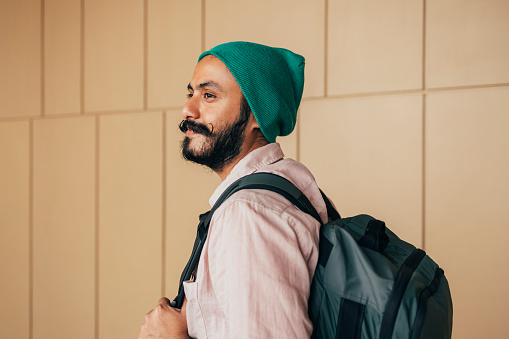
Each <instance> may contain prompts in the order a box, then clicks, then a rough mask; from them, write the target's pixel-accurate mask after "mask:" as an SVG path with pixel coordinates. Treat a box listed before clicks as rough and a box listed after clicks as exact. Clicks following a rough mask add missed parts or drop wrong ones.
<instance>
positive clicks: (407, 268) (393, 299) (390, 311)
mask: <svg viewBox="0 0 509 339" xmlns="http://www.w3.org/2000/svg"><path fill="white" fill-rule="evenodd" d="M425 256H426V252H424V251H423V250H421V249H415V250H414V251H413V252H412V253H411V254H410V255H409V256H408V258H407V259H406V260H405V262H404V263H403V264H402V265H401V267H400V268H399V271H398V273H397V275H396V279H395V280H394V286H393V287H392V291H391V294H390V296H389V300H388V301H387V306H385V311H384V315H383V318H382V324H381V325H380V339H391V337H392V332H393V331H394V324H395V323H396V317H397V315H398V310H399V306H400V305H401V300H402V299H403V294H405V290H406V288H407V286H408V282H409V281H410V278H411V277H412V275H413V274H414V272H415V270H416V269H417V266H419V264H420V263H421V261H422V259H423V258H424V257H425Z"/></svg>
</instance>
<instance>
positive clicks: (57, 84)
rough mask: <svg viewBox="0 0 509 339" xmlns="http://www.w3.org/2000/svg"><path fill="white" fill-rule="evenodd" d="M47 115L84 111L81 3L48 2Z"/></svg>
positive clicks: (46, 28)
mask: <svg viewBox="0 0 509 339" xmlns="http://www.w3.org/2000/svg"><path fill="white" fill-rule="evenodd" d="M44 6H45V8H44V15H45V20H44V24H45V28H44V34H45V36H44V61H45V77H44V80H45V90H44V91H45V105H46V109H45V113H46V114H48V115H49V114H58V113H75V112H79V111H80V109H81V107H80V105H81V103H80V100H81V99H80V94H81V92H80V91H81V78H80V72H81V70H80V67H81V0H46V1H44Z"/></svg>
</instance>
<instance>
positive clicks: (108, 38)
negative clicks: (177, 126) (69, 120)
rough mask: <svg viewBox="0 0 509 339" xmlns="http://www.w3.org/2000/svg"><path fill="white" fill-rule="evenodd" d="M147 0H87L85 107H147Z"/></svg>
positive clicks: (90, 108) (92, 108) (87, 108)
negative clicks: (144, 46)
mask: <svg viewBox="0 0 509 339" xmlns="http://www.w3.org/2000/svg"><path fill="white" fill-rule="evenodd" d="M143 17H144V14H143V0H106V1H104V0H85V110H86V111H87V112H89V111H105V110H107V111H109V110H126V109H128V110H132V109H138V108H142V107H143V68H144V67H143V62H144V61H143V28H144V26H143Z"/></svg>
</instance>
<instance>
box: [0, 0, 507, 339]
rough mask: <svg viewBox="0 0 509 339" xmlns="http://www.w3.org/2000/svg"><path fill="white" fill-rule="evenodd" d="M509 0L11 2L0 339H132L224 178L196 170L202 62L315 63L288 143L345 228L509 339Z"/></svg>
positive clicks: (2, 13)
mask: <svg viewBox="0 0 509 339" xmlns="http://www.w3.org/2000/svg"><path fill="white" fill-rule="evenodd" d="M508 15H509V2H507V1H506V0H420V1H417V0H415V1H408V0H388V1H377V0H362V1H359V0H343V1H340V0H323V1H309V0H282V1H269V0H259V1H238V0H202V1H200V0H187V1H177V0H145V1H143V0H129V1H127V0H108V1H104V0H1V1H0V44H1V45H0V272H1V273H0V274H1V279H0V338H34V339H39V338H41V339H45V338H101V339H111V338H133V337H136V335H137V333H138V330H139V326H140V325H141V323H142V322H143V316H144V314H145V312H146V311H148V310H149V309H151V308H152V307H153V306H154V303H155V302H156V300H157V299H158V298H159V297H160V296H161V295H167V296H169V297H173V296H174V294H175V292H176V286H177V280H178V277H179V274H180V270H181V268H182V267H183V265H184V263H185V261H186V259H187V258H186V257H187V256H188V254H189V252H190V246H191V245H192V241H193V238H194V232H195V230H194V227H195V224H196V220H197V215H198V213H199V212H203V211H205V210H207V208H208V196H209V195H210V194H211V192H212V191H213V190H214V187H215V186H216V185H217V183H218V178H216V176H215V175H213V174H211V173H209V172H208V171H206V170H204V169H201V168H199V167H198V166H195V165H190V164H187V163H184V162H183V161H182V160H181V159H180V157H179V150H178V141H179V139H180V132H179V131H178V129H177V124H178V122H179V121H180V114H179V109H180V107H181V105H182V104H183V103H184V100H185V94H186V85H187V83H188V81H189V79H190V77H191V75H192V70H193V67H194V64H195V62H196V58H197V56H198V54H199V53H200V51H202V50H204V49H207V48H210V47H212V46H214V45H216V44H218V43H221V42H226V41H230V40H251V41H255V42H261V43H266V44H269V45H277V46H281V47H287V48H290V49H292V50H295V51H296V52H298V53H301V54H303V55H304V56H305V57H306V59H307V64H306V81H307V82H306V88H305V93H304V101H303V103H302V105H301V110H300V118H299V124H298V128H297V130H296V132H294V133H293V134H292V135H291V136H289V137H286V138H283V139H281V143H282V144H283V149H284V150H285V151H286V153H287V155H289V156H292V157H295V158H297V159H299V160H300V161H302V162H304V163H305V164H306V165H308V166H309V167H310V168H311V170H312V171H313V173H314V174H315V175H316V177H317V180H318V182H319V184H320V185H321V186H322V188H323V189H324V190H325V191H326V192H328V194H329V195H330V196H331V197H332V198H333V199H334V201H335V203H336V205H337V206H338V207H339V209H340V212H341V213H342V215H345V216H347V215H352V214H355V213H360V212H364V213H370V214H373V215H376V216H378V217H379V218H382V219H384V220H385V221H386V222H387V224H388V225H389V227H391V228H392V229H393V230H394V231H396V233H398V234H399V235H400V236H401V237H403V238H404V239H407V240H409V241H411V242H413V243H415V244H416V245H418V246H421V247H424V249H425V250H426V251H427V252H428V253H429V254H430V255H431V256H432V257H433V258H435V259H436V260H437V261H438V262H439V263H440V265H441V266H442V267H443V268H444V269H445V272H446V275H447V277H448V279H449V281H450V284H451V288H452V293H453V299H454V307H455V315H454V338H456V339H459V338H462V339H463V338H467V339H469V338H471V339H474V338H507V337H509V329H508V327H507V326H506V325H505V320H506V318H507V317H508V316H509V312H508V311H507V307H506V305H507V304H508V303H509V293H508V292H507V286H509V273H508V270H507V269H506V267H507V262H508V259H509V249H508V248H509V247H508V246H507V243H508V241H509V229H508V227H507V226H508V225H509V224H508V222H507V221H506V220H505V217H504V215H505V214H506V212H507V210H508V207H509V193H508V192H509V176H508V175H507V173H509V133H508V131H509V64H508V60H509V44H508V43H507V41H508V40H509V20H508V18H509V16H508Z"/></svg>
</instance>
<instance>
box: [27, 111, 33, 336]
mask: <svg viewBox="0 0 509 339" xmlns="http://www.w3.org/2000/svg"><path fill="white" fill-rule="evenodd" d="M28 130H29V132H28V286H29V287H28V337H29V339H32V338H33V336H34V122H33V120H30V121H29V124H28Z"/></svg>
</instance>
